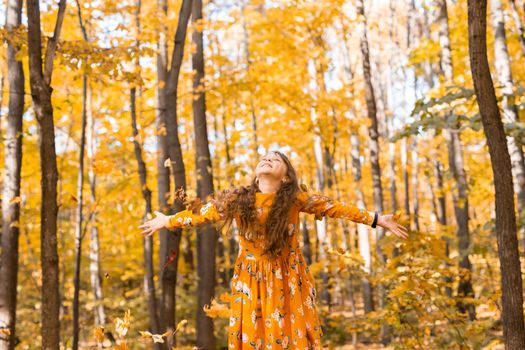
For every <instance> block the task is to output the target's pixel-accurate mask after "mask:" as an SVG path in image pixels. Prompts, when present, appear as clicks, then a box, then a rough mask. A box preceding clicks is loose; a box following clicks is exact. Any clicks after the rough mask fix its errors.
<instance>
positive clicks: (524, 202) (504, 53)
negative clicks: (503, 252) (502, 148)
mask: <svg viewBox="0 0 525 350" xmlns="http://www.w3.org/2000/svg"><path fill="white" fill-rule="evenodd" d="M490 5H491V12H492V13H491V14H492V28H493V31H494V58H495V66H496V74H497V77H498V82H499V84H500V85H501V86H502V90H501V93H502V95H503V101H502V107H503V122H504V123H516V122H519V117H518V108H517V106H516V104H515V98H514V79H513V78H512V70H511V62H510V57H509V51H508V49H507V34H506V32H505V16H504V13H503V8H502V5H501V0H491V2H490ZM507 142H508V145H507V146H508V148H509V152H510V160H511V162H512V175H513V182H514V192H516V194H517V195H518V196H517V197H518V218H519V220H518V222H519V226H518V230H519V232H520V233H521V236H522V239H523V247H524V249H525V224H524V221H525V159H524V157H523V150H522V144H521V142H520V140H519V138H516V137H507Z"/></svg>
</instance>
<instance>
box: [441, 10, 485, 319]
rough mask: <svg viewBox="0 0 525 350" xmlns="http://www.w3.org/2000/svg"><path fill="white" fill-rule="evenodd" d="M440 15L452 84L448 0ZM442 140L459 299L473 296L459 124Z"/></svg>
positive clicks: (464, 308)
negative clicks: (459, 271) (449, 176)
mask: <svg viewBox="0 0 525 350" xmlns="http://www.w3.org/2000/svg"><path fill="white" fill-rule="evenodd" d="M438 6H439V15H438V18H437V22H438V23H439V42H440V46H441V70H442V72H443V76H444V79H445V83H448V84H451V83H452V82H453V79H454V70H453V68H454V66H453V63H452V50H451V46H450V35H449V24H448V10H447V0H439V2H438ZM452 117H453V116H452V114H451V113H447V115H446V116H445V119H446V120H450V119H452ZM443 132H444V135H445V138H446V140H447V148H448V163H449V168H450V171H451V173H452V177H453V178H454V182H455V188H454V191H453V192H452V198H453V201H454V214H455V216H456V223H457V231H456V236H457V237H458V250H459V256H460V258H459V267H460V268H462V269H465V270H466V271H467V272H468V274H467V275H466V276H464V274H461V275H462V276H464V277H462V278H461V279H460V282H459V286H458V294H459V295H460V296H461V297H472V296H473V295H474V290H473V288H472V282H471V277H470V274H471V272H472V264H471V262H470V258H469V246H470V233H469V227H468V221H469V220H468V219H469V218H468V211H469V210H468V208H469V206H468V205H469V202H468V182H467V174H466V172H465V166H464V160H463V146H462V144H461V138H460V131H459V125H458V122H457V121H456V125H452V126H449V127H446V128H444V129H443ZM458 308H459V310H460V311H461V312H468V315H469V318H470V320H474V319H475V318H476V308H475V307H474V305H472V304H468V305H464V303H463V302H459V303H458Z"/></svg>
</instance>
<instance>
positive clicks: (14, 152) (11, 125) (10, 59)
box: [0, 0, 25, 350]
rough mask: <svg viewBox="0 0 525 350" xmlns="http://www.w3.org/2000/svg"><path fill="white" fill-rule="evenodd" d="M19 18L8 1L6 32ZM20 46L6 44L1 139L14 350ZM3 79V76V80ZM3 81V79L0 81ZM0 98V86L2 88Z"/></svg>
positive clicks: (1, 262)
mask: <svg viewBox="0 0 525 350" xmlns="http://www.w3.org/2000/svg"><path fill="white" fill-rule="evenodd" d="M21 18H22V0H9V1H8V2H7V15H6V24H5V29H6V31H7V33H9V32H11V31H12V30H14V29H16V28H17V27H18V26H19V25H20V23H21ZM18 50H19V47H15V46H13V45H11V44H10V43H8V45H7V70H8V76H7V79H8V84H9V102H8V103H9V109H8V114H7V123H6V129H5V139H4V179H3V193H2V199H3V200H2V235H1V237H0V240H1V249H0V281H2V283H0V329H5V328H7V329H9V331H10V334H9V335H2V336H0V350H13V349H14V348H15V339H16V332H15V330H16V329H15V328H16V327H15V326H16V302H17V298H16V297H17V292H16V291H17V285H18V280H17V274H18V241H19V235H20V225H19V222H20V172H21V168H22V120H23V119H22V117H23V114H24V93H25V91H24V69H23V66H22V62H21V61H17V60H16V53H17V51H18ZM2 78H3V77H2ZM2 82H3V80H2ZM2 95H3V86H2ZM1 106H2V105H1V104H0V110H1Z"/></svg>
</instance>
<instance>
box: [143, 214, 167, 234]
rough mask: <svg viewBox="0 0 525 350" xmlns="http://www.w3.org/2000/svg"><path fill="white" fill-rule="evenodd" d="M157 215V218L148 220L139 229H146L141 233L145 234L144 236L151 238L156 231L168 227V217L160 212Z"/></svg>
mask: <svg viewBox="0 0 525 350" xmlns="http://www.w3.org/2000/svg"><path fill="white" fill-rule="evenodd" d="M155 215H156V217H155V218H153V219H151V220H148V221H146V222H145V223H143V224H142V225H140V226H139V228H143V229H144V231H142V232H141V234H143V235H144V236H151V235H152V234H154V233H155V232H156V231H158V230H160V229H163V228H164V227H167V224H168V216H167V215H164V214H163V213H161V212H160V211H155Z"/></svg>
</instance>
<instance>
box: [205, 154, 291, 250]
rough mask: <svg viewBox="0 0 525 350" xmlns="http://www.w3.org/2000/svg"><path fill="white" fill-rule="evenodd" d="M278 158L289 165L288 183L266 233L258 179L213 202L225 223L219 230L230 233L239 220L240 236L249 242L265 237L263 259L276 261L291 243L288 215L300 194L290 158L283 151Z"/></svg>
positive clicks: (276, 199) (277, 199)
mask: <svg viewBox="0 0 525 350" xmlns="http://www.w3.org/2000/svg"><path fill="white" fill-rule="evenodd" d="M271 152H273V153H275V154H277V155H278V156H279V157H280V158H281V159H282V160H283V161H284V163H285V164H286V166H287V171H286V177H288V180H287V181H286V182H284V183H283V182H281V186H280V187H279V189H278V190H277V191H276V194H275V197H274V200H273V203H272V207H271V209H270V212H269V213H268V217H267V220H266V223H265V226H266V230H263V228H262V227H261V225H260V224H259V221H258V220H257V214H256V211H255V193H256V192H258V191H260V189H259V186H258V184H257V182H256V177H254V178H253V179H252V181H251V184H250V185H249V186H239V187H233V188H229V189H225V190H222V191H220V192H219V193H218V194H217V193H214V194H213V195H212V197H213V198H212V199H211V201H212V202H213V203H214V205H215V207H216V208H217V213H218V214H219V215H220V216H221V217H222V218H223V219H224V223H223V224H222V225H220V227H219V228H218V229H219V230H222V228H223V227H224V226H225V225H226V224H228V229H229V227H230V226H231V223H232V222H233V220H234V219H235V216H236V214H237V215H238V216H239V223H238V224H239V225H238V228H239V235H240V236H242V237H245V238H246V239H247V240H249V241H253V240H254V239H255V238H257V236H256V234H258V235H259V234H261V233H263V234H264V237H263V238H264V239H263V240H264V242H265V246H264V250H263V255H268V256H269V257H270V258H275V257H276V256H277V255H278V254H279V253H280V252H281V250H282V249H283V248H284V247H285V246H286V244H287V240H288V237H289V236H288V214H289V212H290V209H291V207H292V205H293V203H294V201H295V200H296V196H297V192H298V191H299V190H300V188H299V184H298V181H297V175H296V172H295V169H294V167H293V166H292V163H291V162H290V160H289V159H288V157H287V156H286V155H284V154H283V153H281V152H279V151H271Z"/></svg>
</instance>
